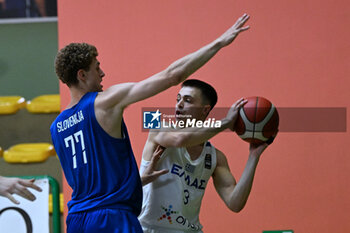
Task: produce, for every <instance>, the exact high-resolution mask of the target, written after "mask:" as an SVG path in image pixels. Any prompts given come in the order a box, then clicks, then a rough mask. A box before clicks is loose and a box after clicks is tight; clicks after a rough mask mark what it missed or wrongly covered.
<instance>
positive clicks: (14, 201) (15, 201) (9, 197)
mask: <svg viewBox="0 0 350 233" xmlns="http://www.w3.org/2000/svg"><path fill="white" fill-rule="evenodd" d="M5 197H7V198H8V199H9V200H10V201H12V202H13V203H14V204H17V205H18V204H19V201H17V200H16V199H15V198H14V197H13V196H12V195H11V194H9V193H6V194H5Z"/></svg>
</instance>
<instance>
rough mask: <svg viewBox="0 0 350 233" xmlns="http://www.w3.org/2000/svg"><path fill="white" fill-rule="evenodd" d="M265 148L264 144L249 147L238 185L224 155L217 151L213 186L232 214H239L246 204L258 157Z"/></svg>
mask: <svg viewBox="0 0 350 233" xmlns="http://www.w3.org/2000/svg"><path fill="white" fill-rule="evenodd" d="M266 147H267V144H266V143H265V144H261V145H259V146H257V145H253V144H251V145H250V153H249V157H248V161H247V163H246V166H245V168H244V171H243V174H242V176H241V178H240V180H239V182H238V183H236V180H235V178H234V177H233V175H232V173H231V171H230V168H229V166H228V163H227V159H226V157H225V155H224V154H223V153H222V152H221V151H219V150H217V153H216V154H217V166H216V169H215V171H214V173H213V175H212V177H213V181H214V186H215V189H216V191H217V192H218V194H219V195H220V197H221V199H222V200H223V201H224V202H225V204H226V206H227V207H228V208H229V209H230V210H232V211H233V212H236V213H238V212H240V211H241V210H242V209H243V208H244V206H245V204H246V203H247V200H248V197H249V194H250V191H251V189H252V185H253V180H254V175H255V171H256V167H257V165H258V162H259V158H260V155H261V154H262V152H263V151H264V150H265V149H266Z"/></svg>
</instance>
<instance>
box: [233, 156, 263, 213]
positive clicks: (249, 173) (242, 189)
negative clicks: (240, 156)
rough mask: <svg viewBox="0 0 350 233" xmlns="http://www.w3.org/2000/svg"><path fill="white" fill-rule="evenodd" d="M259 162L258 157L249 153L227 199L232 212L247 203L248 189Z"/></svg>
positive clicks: (237, 210)
mask: <svg viewBox="0 0 350 233" xmlns="http://www.w3.org/2000/svg"><path fill="white" fill-rule="evenodd" d="M258 162H259V157H258V156H254V155H249V158H248V162H247V164H246V167H245V168H244V171H243V174H242V177H241V179H240V180H239V182H238V183H237V185H236V186H235V188H234V189H233V192H232V194H231V198H230V201H229V205H228V206H229V208H230V209H231V210H232V211H234V212H237V213H238V212H240V211H241V210H242V209H243V208H244V206H245V205H246V203H247V200H248V197H249V194H250V191H251V189H252V186H253V180H254V175H255V171H256V167H257V165H258Z"/></svg>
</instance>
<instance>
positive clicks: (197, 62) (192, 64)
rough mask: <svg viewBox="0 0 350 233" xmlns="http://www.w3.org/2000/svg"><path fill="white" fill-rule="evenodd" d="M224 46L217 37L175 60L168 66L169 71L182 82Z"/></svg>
mask: <svg viewBox="0 0 350 233" xmlns="http://www.w3.org/2000/svg"><path fill="white" fill-rule="evenodd" d="M222 47H223V46H222V43H221V42H220V40H219V39H217V40H215V41H213V42H211V43H210V44H208V45H206V46H204V47H202V48H200V49H199V50H197V51H195V52H193V53H191V54H189V55H187V56H185V57H183V58H180V59H179V60H177V61H175V62H173V63H172V64H171V65H170V66H169V67H168V68H167V72H168V74H169V76H170V77H176V78H175V80H178V82H179V83H181V82H183V81H184V80H185V79H186V78H187V77H189V76H190V75H191V74H193V73H194V72H195V71H196V70H198V69H199V68H201V67H202V66H203V65H204V64H205V63H207V62H208V61H209V60H210V59H211V58H212V57H213V56H214V55H215V54H216V53H217V52H218V51H219V50H220V49H221V48H222Z"/></svg>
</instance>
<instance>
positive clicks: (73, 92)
mask: <svg viewBox="0 0 350 233" xmlns="http://www.w3.org/2000/svg"><path fill="white" fill-rule="evenodd" d="M69 91H70V97H71V98H70V102H69V104H68V106H67V109H69V108H71V107H73V106H74V105H76V104H77V103H79V101H80V99H81V98H82V97H83V96H84V95H85V94H86V93H87V91H85V90H83V89H80V88H78V87H70V88H69Z"/></svg>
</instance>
